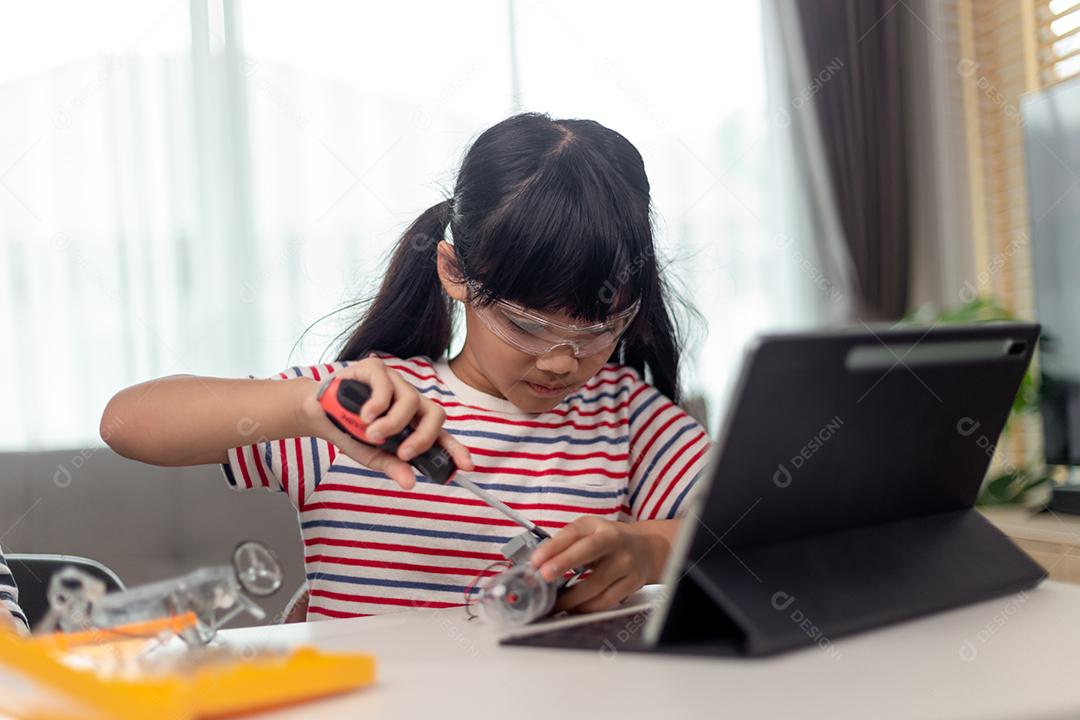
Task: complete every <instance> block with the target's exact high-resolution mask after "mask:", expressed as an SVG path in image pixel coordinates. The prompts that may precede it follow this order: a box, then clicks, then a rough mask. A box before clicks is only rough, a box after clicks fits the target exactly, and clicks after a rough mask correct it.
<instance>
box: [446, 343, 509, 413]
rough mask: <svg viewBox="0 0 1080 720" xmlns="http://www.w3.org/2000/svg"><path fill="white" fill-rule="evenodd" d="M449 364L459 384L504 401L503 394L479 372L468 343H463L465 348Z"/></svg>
mask: <svg viewBox="0 0 1080 720" xmlns="http://www.w3.org/2000/svg"><path fill="white" fill-rule="evenodd" d="M449 364H450V370H451V371H453V373H454V375H456V376H457V378H458V380H460V381H461V382H463V383H465V384H466V385H468V386H469V387H471V388H473V389H475V390H479V391H480V392H482V393H486V394H488V395H491V396H493V397H497V398H502V399H505V397H504V396H503V394H502V393H501V392H499V390H498V389H497V388H496V387H495V386H494V385H492V384H491V383H490V382H489V381H488V379H487V377H486V376H485V375H484V374H483V373H482V372H480V368H479V367H478V366H477V364H476V356H475V355H473V352H472V348H470V347H469V343H468V342H466V343H465V346H464V347H463V348H461V352H459V353H458V354H457V355H456V356H454V359H452V360H451V361H450V363H449Z"/></svg>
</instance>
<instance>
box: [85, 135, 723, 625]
mask: <svg viewBox="0 0 1080 720" xmlns="http://www.w3.org/2000/svg"><path fill="white" fill-rule="evenodd" d="M666 302H667V301H666V293H665V290H664V287H663V284H662V282H661V279H660V276H659V272H658V269H657V264H656V260H655V253H654V248H653V236H652V227H651V215H650V200H649V182H648V179H647V178H646V175H645V168H644V164H643V162H642V159H641V155H640V154H639V153H638V152H637V150H636V149H635V148H634V146H633V145H631V144H630V143H629V142H628V141H627V140H626V138H624V137H623V136H622V135H620V134H618V133H617V132H614V131H612V130H609V129H608V128H606V127H604V126H602V125H599V124H598V123H596V122H593V121H589V120H553V119H551V118H550V117H548V116H547V115H541V114H533V113H527V114H522V115H516V116H514V117H511V118H508V119H506V120H504V121H502V122H500V123H498V124H497V125H495V126H494V127H492V128H490V129H489V130H487V131H485V132H484V133H483V134H481V135H480V136H479V137H478V138H477V139H476V141H475V142H474V144H473V145H472V147H471V148H470V150H469V151H468V153H467V154H466V156H465V158H464V160H463V162H462V166H461V168H460V172H459V175H458V178H457V181H456V183H455V186H454V192H453V196H452V197H450V198H449V199H447V200H445V201H443V202H440V203H438V204H437V205H434V206H433V207H430V208H428V209H427V210H426V211H425V212H424V213H423V214H422V215H421V216H420V217H419V218H418V219H417V220H416V221H415V222H413V224H412V225H411V226H410V227H409V228H408V229H407V230H406V231H405V234H404V236H403V237H402V238H401V240H400V242H399V244H398V246H397V248H396V250H395V251H394V254H393V257H392V259H391V261H390V266H389V269H388V271H387V274H386V277H385V279H384V280H383V283H382V286H381V288H380V289H379V292H378V294H377V296H376V297H375V298H374V300H373V301H372V302H371V303H370V304H369V305H368V308H367V311H366V312H365V313H364V315H363V317H362V318H361V319H360V320H359V322H358V323H357V325H356V326H355V328H354V330H353V331H352V334H351V336H350V337H349V338H348V340H347V341H346V343H345V345H344V347H343V349H342V350H341V353H340V355H339V356H338V359H337V362H334V363H328V364H325V365H317V366H312V367H307V368H300V367H297V368H292V369H291V370H289V371H287V372H283V373H281V374H280V376H279V378H277V379H274V380H266V381H261V380H250V379H249V380H224V379H212V378H200V377H190V376H174V377H168V378H163V379H160V380H155V381H152V382H148V383H144V384H141V385H136V386H134V387H131V388H128V389H126V390H124V391H122V392H120V393H119V394H117V395H116V397H114V398H113V399H112V401H111V402H110V403H109V405H108V407H107V408H106V409H105V413H104V417H103V418H102V426H103V427H108V428H111V429H112V431H111V432H110V433H108V434H106V440H107V441H108V443H109V444H110V445H111V446H112V447H113V449H115V450H116V451H117V452H119V453H121V454H122V455H126V456H127V457H130V458H134V459H136V460H142V461H144V462H150V463H155V464H160V465H194V464H199V463H219V462H220V463H223V464H224V469H225V475H226V478H227V480H228V483H229V485H230V486H231V487H233V488H235V489H237V490H249V489H251V488H266V489H268V490H271V491H275V492H282V493H286V494H287V495H288V497H289V499H290V500H291V501H292V504H293V505H294V506H295V507H296V509H297V513H298V516H299V521H300V527H301V531H302V535H303V540H304V547H305V562H306V572H307V582H308V588H309V592H310V600H309V605H308V618H309V619H317V618H320V617H354V616H362V615H370V614H377V613H386V612H392V611H395V610H401V609H404V608H409V607H415V606H425V607H448V606H454V605H461V604H463V603H465V602H466V598H467V594H468V593H469V592H471V591H473V590H474V588H473V585H474V581H475V580H476V579H477V577H478V576H480V575H481V574H482V573H483V572H484V570H485V568H488V567H489V566H490V565H491V564H492V563H493V562H496V561H499V560H501V559H502V556H501V555H500V554H499V549H500V548H501V546H502V544H503V543H505V542H506V541H507V540H509V539H510V538H511V537H513V536H515V535H517V534H518V533H520V532H522V530H521V529H520V528H519V527H518V526H516V525H514V524H513V523H512V522H511V521H509V520H508V519H506V518H505V517H503V516H502V515H501V514H499V513H497V512H496V511H494V510H492V509H490V508H489V507H488V506H487V505H485V504H484V503H483V502H481V501H480V500H479V499H477V498H476V497H475V496H473V495H472V494H471V493H469V492H468V491H466V490H464V489H462V488H460V487H458V486H456V485H454V484H450V485H445V486H444V485H439V484H435V483H432V482H427V481H426V479H425V478H423V477H419V476H418V475H417V473H415V472H414V471H413V469H412V467H411V466H410V465H409V464H408V463H407V462H406V461H407V460H408V459H409V458H410V457H413V456H415V455H416V454H417V453H420V452H422V451H424V450H425V449H427V448H429V447H431V446H432V444H434V443H438V444H440V445H442V446H443V447H444V448H446V449H447V451H449V452H450V454H451V455H452V456H453V458H454V459H455V462H456V463H457V465H458V466H459V468H461V470H460V471H459V472H462V473H464V474H465V475H466V476H467V477H468V478H469V479H471V480H473V481H474V482H476V484H477V485H480V486H481V487H483V488H485V489H487V490H488V491H490V492H491V493H493V494H494V495H496V496H497V497H498V498H499V499H501V500H502V501H503V502H505V503H506V504H508V505H509V506H510V507H512V508H514V509H516V510H518V511H519V512H521V513H523V514H524V515H525V516H526V517H528V518H529V519H531V520H532V521H534V522H536V523H537V524H539V525H540V526H542V527H544V528H546V529H548V530H549V531H550V532H552V534H553V537H552V539H551V540H549V541H547V542H545V543H544V544H543V545H542V546H541V547H540V548H539V549H538V550H537V551H536V552H535V554H534V557H533V564H534V565H535V566H536V567H538V568H540V571H541V572H542V573H543V575H544V576H545V577H546V578H547V579H549V580H551V579H554V578H556V577H558V576H560V575H562V574H563V573H564V572H566V571H567V570H569V569H571V568H574V567H578V566H581V565H585V566H588V567H589V568H591V573H590V574H589V576H588V577H586V578H585V579H584V580H583V581H582V582H580V583H578V584H577V585H576V586H575V587H573V588H572V589H570V590H569V591H567V592H566V593H564V594H563V596H562V598H561V599H560V601H559V605H558V609H566V610H574V611H591V610H599V609H605V608H610V607H612V606H614V605H616V604H618V603H619V601H621V600H622V599H624V598H625V597H627V596H628V595H630V594H631V593H632V592H634V591H635V590H637V589H638V588H640V587H641V586H642V585H643V584H645V583H651V582H658V581H659V580H660V578H661V575H662V571H663V566H664V563H665V561H666V559H667V557H668V554H669V552H670V549H671V543H672V540H673V538H674V536H675V533H676V532H677V529H678V525H679V523H680V522H681V521H680V520H679V518H681V517H682V516H683V514H684V513H685V511H686V509H687V506H688V503H687V500H686V498H687V494H688V493H689V492H690V490H691V489H692V488H693V486H694V482H695V480H697V478H698V476H699V475H700V474H701V472H702V468H703V467H704V464H705V461H706V457H705V456H706V451H707V450H708V448H709V438H708V436H707V434H706V433H705V431H704V430H703V429H702V428H701V426H700V425H699V424H698V423H697V422H696V421H694V420H693V419H692V418H690V417H689V416H688V415H687V414H686V413H684V412H683V411H682V410H681V409H679V407H678V406H677V405H676V404H675V403H676V402H677V400H678V360H679V343H678V341H677V339H676V337H675V333H674V326H673V322H672V317H671V314H670V313H669V308H668V306H667V304H666ZM454 303H461V304H462V305H463V306H464V310H465V324H466V337H465V342H464V346H463V347H462V350H461V352H460V353H458V354H457V355H456V356H455V357H453V358H449V359H447V358H446V357H445V356H446V353H447V348H448V346H449V344H450V338H451V332H452V318H453V304H454ZM332 374H334V375H338V376H341V377H346V378H354V379H357V380H362V381H364V382H366V383H368V384H370V385H371V388H372V392H373V395H372V398H371V399H370V400H369V401H368V402H367V403H366V404H365V405H364V407H363V408H362V415H363V417H364V418H365V419H367V420H371V419H374V418H379V419H378V420H375V421H374V422H372V423H371V425H370V429H369V430H368V431H367V433H368V435H369V436H373V437H378V436H381V437H386V436H388V435H392V434H394V433H396V432H397V431H399V430H400V429H402V428H403V427H405V425H407V424H412V425H413V426H414V427H415V432H413V434H412V435H411V437H410V438H409V440H408V441H406V442H405V443H403V444H402V446H401V447H400V449H399V450H398V452H397V456H396V457H395V456H393V455H390V454H387V453H385V452H383V451H380V450H377V449H374V448H372V447H370V446H367V445H363V444H361V443H358V442H356V441H355V440H353V439H352V438H350V437H348V436H347V435H346V434H344V433H343V432H341V431H339V430H338V429H337V428H336V427H335V426H334V425H333V424H332V423H331V422H330V421H329V420H328V419H327V418H326V416H325V415H324V414H323V412H322V410H321V409H320V406H319V404H318V402H317V400H316V393H317V391H318V388H319V385H320V383H321V382H323V381H325V380H326V378H327V377H328V376H330V375H332ZM644 377H648V378H649V379H650V380H651V384H650V383H647V382H645V381H644V380H643V378H644ZM380 416H381V417H380ZM120 420H122V422H120ZM117 428H119V430H118V429H117ZM418 481H419V482H418Z"/></svg>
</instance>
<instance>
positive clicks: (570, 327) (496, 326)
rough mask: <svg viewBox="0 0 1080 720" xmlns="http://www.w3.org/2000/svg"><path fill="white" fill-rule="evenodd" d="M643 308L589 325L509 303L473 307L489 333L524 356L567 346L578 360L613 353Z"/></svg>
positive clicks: (477, 291) (476, 290) (472, 286)
mask: <svg viewBox="0 0 1080 720" xmlns="http://www.w3.org/2000/svg"><path fill="white" fill-rule="evenodd" d="M466 285H467V286H468V287H469V290H470V292H471V293H473V295H474V296H480V295H481V294H482V292H483V289H482V288H481V286H480V285H479V284H478V283H475V282H473V281H468V282H467V283H466ZM640 304H641V301H640V300H636V301H635V302H634V304H633V305H631V306H630V307H628V308H627V309H625V310H622V311H621V312H619V313H618V314H616V315H612V316H611V317H609V318H608V319H607V320H605V321H604V322H598V323H591V324H588V325H574V324H570V323H561V322H556V321H554V320H549V319H548V318H545V317H543V316H542V315H538V314H536V313H534V312H531V311H529V310H526V309H525V308H523V307H521V306H520V305H515V304H514V303H512V302H507V301H506V300H495V301H494V302H493V303H491V304H486V303H485V304H481V303H473V311H474V312H475V313H476V316H477V317H478V318H480V321H481V322H483V323H484V325H485V326H487V328H488V330H491V332H493V333H494V334H495V335H497V336H498V337H499V338H501V339H502V340H504V341H505V342H507V343H509V344H510V345H512V346H513V347H515V348H517V349H518V350H521V351H522V352H524V353H527V354H529V355H535V356H537V357H540V356H543V355H547V354H548V353H550V352H551V351H553V350H555V349H556V348H560V347H564V346H565V347H569V348H570V349H571V350H572V351H573V353H574V357H576V358H584V357H589V356H591V355H597V354H599V353H602V352H605V351H610V350H611V348H612V347H613V346H614V345H615V343H616V342H618V340H619V338H620V337H622V334H623V333H624V332H626V329H627V328H628V327H629V326H630V322H631V321H632V320H633V319H634V315H636V314H637V311H638V306H639V305H640Z"/></svg>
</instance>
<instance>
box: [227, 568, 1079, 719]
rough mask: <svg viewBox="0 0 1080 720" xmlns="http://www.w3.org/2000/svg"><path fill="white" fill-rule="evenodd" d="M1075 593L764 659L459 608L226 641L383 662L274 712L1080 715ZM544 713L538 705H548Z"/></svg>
mask: <svg viewBox="0 0 1080 720" xmlns="http://www.w3.org/2000/svg"><path fill="white" fill-rule="evenodd" d="M1078 613H1080V587H1077V586H1073V585H1066V584H1061V583H1056V582H1049V581H1048V582H1045V583H1043V584H1042V585H1041V586H1040V587H1039V588H1037V589H1036V590H1033V591H1030V592H1028V593H1026V594H1020V595H1016V596H1010V597H1007V598H1002V599H998V600H993V601H990V602H985V603H980V604H978V605H973V606H970V607H966V608H962V609H959V610H953V611H949V612H945V613H940V614H937V615H933V616H930V617H927V618H923V619H921V620H916V621H912V622H907V623H903V624H899V625H894V626H891V627H888V628H884V629H882V630H878V631H875V632H870V633H864V634H861V635H857V636H853V637H848V638H840V639H838V640H836V642H835V643H834V644H833V646H832V647H831V648H830V649H823V648H819V647H814V648H810V649H806V650H801V651H797V652H794V653H788V654H786V655H781V656H778V657H773V658H766V659H758V660H735V659H699V658H684V657H675V656H652V655H642V654H633V653H625V652H624V653H620V654H617V655H616V656H614V657H601V656H600V655H599V654H598V653H593V652H584V651H573V650H545V649H532V648H522V647H500V646H499V645H498V644H497V643H496V641H495V637H494V636H493V634H492V633H491V631H490V630H489V629H488V628H486V627H484V626H482V625H480V624H478V623H477V622H475V621H474V622H468V621H466V620H465V618H464V613H463V611H462V610H461V609H460V608H454V609H450V610H439V611H421V612H409V613H404V614H397V615H384V616H379V617H372V618H358V619H354V620H329V621H321V622H315V623H305V624H300V625H284V626H283V625H278V626H272V627H265V628H245V629H241V630H231V631H226V632H224V633H223V634H222V635H223V639H224V640H225V641H226V642H229V643H230V644H235V645H238V646H242V645H243V644H244V643H274V644H288V645H293V644H302V643H311V644H314V645H317V646H318V647H320V648H323V649H325V650H331V651H333V650H337V651H370V652H373V653H375V654H376V656H377V657H378V663H379V666H378V681H377V684H376V685H375V686H373V687H371V688H368V689H365V690H361V691H358V692H355V693H350V694H347V695H343V696H339V697H336V698H331V699H327V700H323V701H320V702H318V703H314V704H305V705H300V706H297V707H294V708H292V709H289V710H281V711H276V712H273V713H268V714H265V715H260V716H259V717H266V718H279V719H281V720H285V719H287V718H290V719H291V718H311V717H319V718H337V717H341V718H377V719H378V720H386V719H387V718H423V717H432V718H438V719H439V720H451V719H454V718H470V719H472V718H478V717H479V718H487V717H498V718H506V717H512V716H513V708H522V709H523V710H524V712H525V716H526V717H534V716H548V717H552V718H559V720H563V718H575V717H583V718H585V717H587V718H608V717H611V718H645V717H652V718H656V717H663V718H692V717H734V718H741V717H757V718H772V717H782V718H796V717H798V718H829V720H843V719H844V718H858V719H859V720H865V718H868V717H874V718H876V719H878V720H882V719H885V718H904V719H905V720H909V719H911V718H978V719H979V720H991V719H994V718H1025V719H1027V718H1070V720H1071V719H1074V718H1077V717H1080V681H1078V679H1077V678H1078V675H1080V615H1078ZM537 708H539V710H538V709H537Z"/></svg>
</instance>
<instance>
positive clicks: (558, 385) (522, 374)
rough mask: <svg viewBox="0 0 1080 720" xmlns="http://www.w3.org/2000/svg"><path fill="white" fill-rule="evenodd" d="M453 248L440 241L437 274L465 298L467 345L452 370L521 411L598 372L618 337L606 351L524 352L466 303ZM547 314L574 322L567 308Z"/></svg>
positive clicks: (546, 403)
mask: <svg viewBox="0 0 1080 720" xmlns="http://www.w3.org/2000/svg"><path fill="white" fill-rule="evenodd" d="M452 262H453V249H452V248H451V247H450V245H448V244H446V243H445V242H440V243H439V276H440V278H441V279H442V282H443V287H444V288H445V289H446V292H447V293H448V294H449V295H450V297H451V298H453V299H455V300H458V301H461V302H463V303H465V325H466V332H467V335H466V338H465V346H464V347H463V348H462V351H461V355H459V356H458V358H456V360H457V362H456V364H455V367H454V371H455V373H456V374H457V375H458V376H459V377H460V378H461V379H462V380H463V381H465V382H467V383H468V384H470V385H472V386H473V387H476V388H477V389H479V390H483V391H484V392H486V393H488V394H489V395H494V396H496V397H502V398H505V399H507V400H509V401H510V402H512V403H513V404H514V405H515V406H517V407H518V408H520V409H521V410H523V411H525V412H531V413H535V412H545V411H547V410H550V409H552V408H554V407H555V406H556V405H558V404H559V403H560V402H562V400H563V398H565V397H566V396H568V395H570V394H572V393H573V392H575V391H576V390H577V389H578V388H580V387H581V386H582V385H584V384H585V382H586V381H587V380H588V379H589V378H591V377H592V376H593V375H595V374H596V373H597V372H599V371H600V368H602V367H603V366H604V363H606V362H607V361H608V359H609V358H610V357H611V353H612V352H613V351H614V350H615V347H616V346H617V344H618V343H617V338H616V339H615V340H614V341H613V342H612V343H611V347H610V348H608V349H607V350H606V351H604V352H599V353H596V354H594V355H589V356H587V357H583V358H575V357H574V353H573V351H572V350H571V349H570V348H569V347H567V346H562V347H557V348H555V349H554V350H552V351H551V352H549V353H547V354H546V355H542V356H536V355H531V354H529V353H526V352H523V351H521V350H519V349H517V348H516V347H514V346H513V345H511V344H510V343H508V342H507V341H505V340H503V339H502V338H500V337H499V336H498V335H496V334H495V333H494V332H492V330H491V329H490V328H488V326H487V324H486V323H484V322H483V320H481V319H480V318H479V317H478V315H477V311H476V310H474V309H473V308H472V307H471V306H470V305H469V304H468V302H467V300H468V291H467V289H466V287H465V285H464V284H463V283H461V282H457V281H455V276H454V275H453V270H452V268H453V265H452V264H451V263H452ZM538 314H540V315H543V317H544V318H545V319H548V320H551V321H554V322H561V323H572V322H574V320H573V319H572V318H571V317H570V316H569V315H568V314H566V313H562V312H560V313H556V312H544V313H538Z"/></svg>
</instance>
